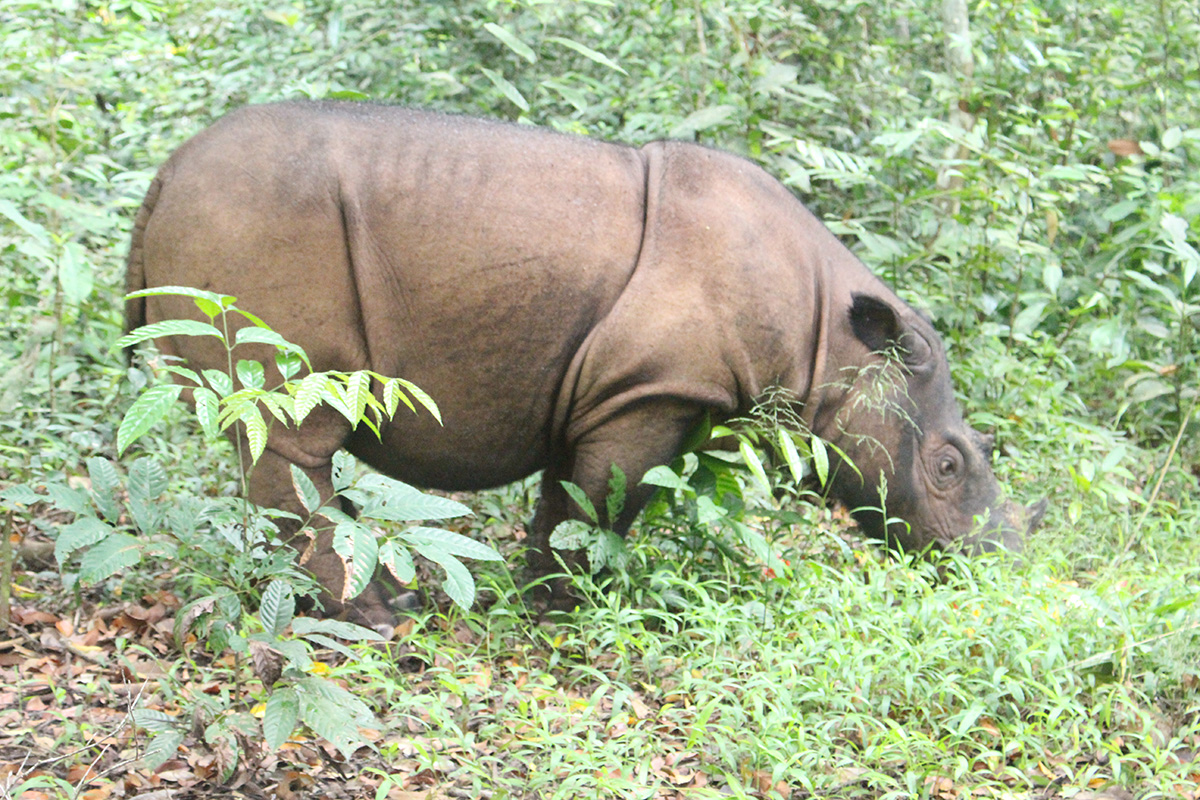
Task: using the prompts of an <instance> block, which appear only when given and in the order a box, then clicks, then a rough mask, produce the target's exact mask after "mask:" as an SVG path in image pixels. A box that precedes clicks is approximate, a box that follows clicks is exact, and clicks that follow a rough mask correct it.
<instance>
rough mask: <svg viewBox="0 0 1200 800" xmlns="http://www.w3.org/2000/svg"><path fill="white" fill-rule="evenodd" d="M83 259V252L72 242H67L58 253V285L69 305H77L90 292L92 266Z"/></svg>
mask: <svg viewBox="0 0 1200 800" xmlns="http://www.w3.org/2000/svg"><path fill="white" fill-rule="evenodd" d="M84 259H85V254H84V253H83V252H82V249H81V248H80V247H79V245H78V244H76V243H74V242H67V243H66V245H65V246H64V247H63V248H62V251H61V253H60V255H59V259H58V285H59V286H60V287H62V292H63V299H64V300H65V301H66V302H67V303H68V304H69V305H73V306H77V305H79V304H80V303H82V302H83V301H84V300H86V299H87V298H88V296H89V295H90V294H91V293H92V268H91V267H90V266H88V264H87V263H86V262H85V261H84Z"/></svg>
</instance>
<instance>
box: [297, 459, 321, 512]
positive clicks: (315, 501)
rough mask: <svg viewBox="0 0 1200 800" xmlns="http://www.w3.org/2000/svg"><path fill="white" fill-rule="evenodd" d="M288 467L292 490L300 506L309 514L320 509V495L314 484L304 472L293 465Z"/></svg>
mask: <svg viewBox="0 0 1200 800" xmlns="http://www.w3.org/2000/svg"><path fill="white" fill-rule="evenodd" d="M289 466H290V467H291V470H292V488H294V489H295V490H296V497H298V498H299V499H300V505H302V506H304V510H305V511H307V512H308V513H310V514H311V513H313V512H314V511H316V510H317V509H318V508H320V507H321V493H320V492H318V491H317V486H316V484H314V483H313V482H312V478H310V477H308V474H307V473H306V472H305V471H304V470H302V469H300V468H299V467H297V466H296V465H295V464H290V465H289Z"/></svg>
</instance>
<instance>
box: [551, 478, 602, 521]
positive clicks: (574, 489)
mask: <svg viewBox="0 0 1200 800" xmlns="http://www.w3.org/2000/svg"><path fill="white" fill-rule="evenodd" d="M559 483H560V484H561V485H562V487H563V489H564V490H565V491H566V493H567V494H568V495H570V496H571V499H572V500H574V501H575V505H577V506H579V508H580V510H581V511H583V513H584V514H585V515H586V516H587V518H588V519H590V520H591V521H592V523H593V524H596V525H599V524H600V515H599V514H597V513H596V507H595V506H594V505H592V501H591V499H590V498H589V497H588V496H587V493H586V492H584V491H583V489H581V488H579V487H578V486H577V485H575V484H574V483H571V482H570V481H559Z"/></svg>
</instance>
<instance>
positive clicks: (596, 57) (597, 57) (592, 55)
mask: <svg viewBox="0 0 1200 800" xmlns="http://www.w3.org/2000/svg"><path fill="white" fill-rule="evenodd" d="M547 41H550V42H555V43H557V44H561V45H562V46H563V47H569V48H571V49H572V50H574V51H575V52H576V53H579V54H580V55H581V56H584V57H585V58H589V59H591V60H592V61H595V62H596V63H597V64H600V65H602V66H605V67H608V68H609V69H612V70H616V71H617V72H619V73H621V74H622V75H628V74H629V73H628V72H626V71H625V70H624V69H622V68H621V65H619V64H618V63H617V62H615V61H613V60H612V59H611V58H609V57H608V56H606V55H604V54H603V53H601V52H598V51H596V50H593V49H592V48H590V47H588V46H587V45H582V44H580V43H579V42H576V41H573V40H571V39H567V38H565V37H562V36H549V37H547Z"/></svg>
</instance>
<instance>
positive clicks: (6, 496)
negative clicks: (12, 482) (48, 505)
mask: <svg viewBox="0 0 1200 800" xmlns="http://www.w3.org/2000/svg"><path fill="white" fill-rule="evenodd" d="M0 500H2V501H4V503H5V505H6V506H8V507H9V508H13V507H14V505H23V506H31V505H33V504H34V503H44V502H45V501H46V496H45V495H41V494H38V493H37V492H35V491H34V490H33V488H32V487H30V486H27V485H26V484H23V483H22V484H18V485H17V486H10V487H8V488H7V489H5V490H4V491H2V492H0Z"/></svg>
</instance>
